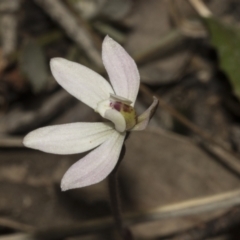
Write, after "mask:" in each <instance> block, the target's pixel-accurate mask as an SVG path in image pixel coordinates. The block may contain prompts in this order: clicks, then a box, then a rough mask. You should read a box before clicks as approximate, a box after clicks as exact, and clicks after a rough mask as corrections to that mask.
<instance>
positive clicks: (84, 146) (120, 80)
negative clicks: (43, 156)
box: [23, 36, 158, 191]
mask: <svg viewBox="0 0 240 240" xmlns="http://www.w3.org/2000/svg"><path fill="white" fill-rule="evenodd" d="M102 59H103V64H104V66H105V68H106V70H107V73H108V75H109V79H110V82H111V85H112V86H111V85H110V84H109V83H108V82H107V81H106V80H105V79H104V78H103V77H102V76H101V75H99V74H98V73H96V72H94V71H92V70H91V69H89V68H87V67H85V66H83V65H81V64H78V63H75V62H71V61H68V60H66V59H63V58H53V59H51V62H50V67H51V71H52V74H53V76H54V78H55V79H56V81H57V82H58V83H59V84H60V85H61V86H62V87H63V88H65V89H66V90H67V91H68V92H69V93H70V94H72V95H73V96H74V97H76V98H78V99H79V100H80V101H82V102H83V103H85V104H87V105H88V106H89V107H91V108H92V109H94V110H95V111H96V112H98V113H99V114H100V115H101V116H102V117H103V118H105V119H107V120H109V121H107V122H97V123H85V122H83V123H69V124H62V125H55V126H48V127H43V128H39V129H37V130H34V131H32V132H30V133H29V134H27V136H25V138H24V140H23V144H24V145H25V146H26V147H29V148H33V149H37V150H41V151H43V152H48V153H54V154H75V153H82V152H86V151H88V150H91V149H93V148H95V149H94V150H92V151H91V152H90V153H88V154H87V155H86V156H85V157H83V158H82V159H80V160H79V161H77V162H76V163H75V164H73V165H72V166H71V167H70V168H69V169H68V171H67V172H66V173H65V175H64V176H63V178H62V182H61V188H62V190H63V191H64V190H68V189H73V188H80V187H84V186H89V185H92V184H95V183H98V182H100V181H102V180H103V179H105V178H106V177H107V176H108V175H109V174H110V172H111V171H112V170H113V169H114V167H115V165H116V164H117V161H118V158H119V155H120V152H121V149H122V146H123V143H124V138H125V135H126V131H139V130H144V129H145V128H146V127H147V124H148V122H149V120H150V118H151V116H152V113H153V111H154V110H155V109H156V106H157V104H158V100H157V99H156V98H155V97H154V101H153V103H152V105H151V106H150V107H149V108H148V109H147V110H146V111H145V112H144V113H143V114H142V115H140V116H138V117H137V115H136V112H135V110H134V103H135V101H136V97H137V94H138V90H139V84H140V76H139V72H138V69H137V66H136V63H135V62H134V60H133V59H132V58H131V57H130V56H129V55H128V53H127V52H126V51H125V50H124V48H123V47H122V46H121V45H119V44H118V43H117V42H115V41H114V40H113V39H111V38H110V37H108V36H106V37H105V39H104V41H103V46H102Z"/></svg>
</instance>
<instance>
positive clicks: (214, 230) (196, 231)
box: [168, 208, 240, 240]
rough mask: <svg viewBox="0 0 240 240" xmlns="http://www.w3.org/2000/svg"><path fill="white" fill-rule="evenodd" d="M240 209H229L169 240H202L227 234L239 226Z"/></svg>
mask: <svg viewBox="0 0 240 240" xmlns="http://www.w3.org/2000/svg"><path fill="white" fill-rule="evenodd" d="M239 224H240V208H234V209H231V210H230V211H229V212H227V213H225V214H223V215H222V216H220V217H217V218H215V219H213V220H211V221H208V222H204V223H201V224H200V225H198V226H195V227H194V228H191V229H188V230H187V231H184V232H182V233H180V234H176V236H175V237H173V238H168V239H169V240H170V239H171V240H202V239H207V238H210V237H215V236H217V235H220V234H223V233H226V232H228V231H229V230H231V229H233V228H235V227H237V226H239Z"/></svg>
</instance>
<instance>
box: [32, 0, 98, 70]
mask: <svg viewBox="0 0 240 240" xmlns="http://www.w3.org/2000/svg"><path fill="white" fill-rule="evenodd" d="M35 2H36V3H37V4H38V5H39V6H41V7H42V8H43V9H44V10H45V11H46V12H47V13H48V14H49V15H50V17H51V18H52V19H53V20H55V21H56V22H57V23H58V24H59V25H60V26H61V27H62V28H63V29H64V30H65V32H66V33H67V35H68V36H69V37H70V38H71V39H72V40H73V41H75V42H76V43H77V45H78V46H80V47H81V48H82V49H83V50H84V51H85V52H86V54H87V56H88V57H89V59H90V60H91V61H92V62H93V63H94V64H95V65H96V67H98V68H100V69H101V68H102V60H101V57H100V52H99V51H98V49H97V47H96V44H95V43H94V40H93V39H94V38H93V37H92V36H91V33H90V32H89V31H88V29H87V28H86V26H85V24H82V22H80V21H79V20H78V19H76V17H75V16H74V14H72V13H71V11H69V9H67V7H66V6H65V5H64V4H63V3H62V2H61V1H55V0H35Z"/></svg>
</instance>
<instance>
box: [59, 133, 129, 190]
mask: <svg viewBox="0 0 240 240" xmlns="http://www.w3.org/2000/svg"><path fill="white" fill-rule="evenodd" d="M124 138H125V133H124V134H120V133H118V132H117V131H115V132H114V133H112V135H111V137H110V138H109V139H108V140H107V141H106V142H104V143H103V144H102V145H101V146H99V147H98V148H96V149H94V150H93V151H92V152H90V153H89V154H87V155H86V156H85V157H83V158H82V159H80V160H79V161H77V162H76V163H75V164H73V165H72V166H71V167H70V168H69V169H68V171H67V172H66V173H65V175H64V176H63V179H62V182H61V188H62V190H63V191H65V190H68V189H72V188H80V187H85V186H89V185H92V184H95V183H98V182H100V181H102V180H103V179H104V178H106V177H107V176H108V175H109V173H110V172H111V171H112V170H113V168H114V167H115V165H116V164H117V161H118V158H119V155H120V152H121V149H122V145H123V141H124Z"/></svg>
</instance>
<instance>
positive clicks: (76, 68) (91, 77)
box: [50, 58, 113, 109]
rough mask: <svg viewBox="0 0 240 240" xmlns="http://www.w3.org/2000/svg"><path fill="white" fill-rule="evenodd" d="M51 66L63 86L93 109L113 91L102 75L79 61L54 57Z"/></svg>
mask: <svg viewBox="0 0 240 240" xmlns="http://www.w3.org/2000/svg"><path fill="white" fill-rule="evenodd" d="M50 67H51V71H52V74H53V76H54V78H55V79H56V81H57V82H58V83H59V84H60V85H61V86H62V87H63V88H65V89H66V90H67V91H68V92H69V93H70V94H72V95H73V96H74V97H76V98H78V99H79V100H80V101H82V102H84V103H85V104H87V105H88V106H89V107H91V108H93V109H95V108H96V106H97V103H98V102H99V101H102V100H104V99H108V98H109V96H110V93H113V90H112V87H111V86H110V84H109V83H108V82H107V81H106V80H105V79H104V78H103V77H102V76H101V75H99V74H98V73H96V72H94V71H92V70H91V69H89V68H87V67H85V66H83V65H81V64H79V63H75V62H71V61H68V60H66V59H64V58H53V59H51V62H50Z"/></svg>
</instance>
